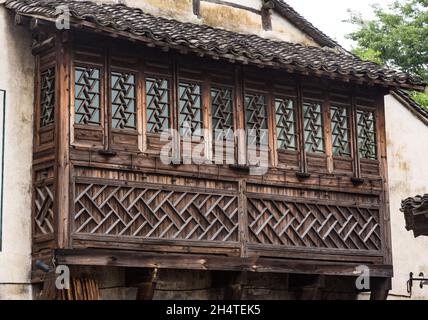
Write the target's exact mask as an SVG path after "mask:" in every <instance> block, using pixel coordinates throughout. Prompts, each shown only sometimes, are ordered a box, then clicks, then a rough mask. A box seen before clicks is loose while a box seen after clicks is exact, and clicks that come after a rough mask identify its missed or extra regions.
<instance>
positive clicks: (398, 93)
mask: <svg viewBox="0 0 428 320" xmlns="http://www.w3.org/2000/svg"><path fill="white" fill-rule="evenodd" d="M392 95H393V96H395V97H396V98H398V99H399V100H401V101H402V102H403V103H405V104H407V106H408V107H409V108H411V109H412V110H414V111H415V112H416V113H418V114H419V115H420V116H421V117H423V118H424V119H425V120H426V121H427V123H428V110H427V109H425V108H423V107H422V106H421V105H420V104H419V103H417V102H416V101H415V100H414V99H413V98H412V97H411V95H410V94H409V92H407V91H404V90H394V91H393V92H392Z"/></svg>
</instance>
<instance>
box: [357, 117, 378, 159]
mask: <svg viewBox="0 0 428 320" xmlns="http://www.w3.org/2000/svg"><path fill="white" fill-rule="evenodd" d="M357 126H358V151H359V155H360V158H363V159H371V160H377V145H376V143H377V142H376V140H377V139H376V119H375V113H374V111H369V110H362V109H359V110H357Z"/></svg>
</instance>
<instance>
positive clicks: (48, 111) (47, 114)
mask: <svg viewBox="0 0 428 320" xmlns="http://www.w3.org/2000/svg"><path fill="white" fill-rule="evenodd" d="M40 80H41V86H40V127H41V128H43V127H46V126H49V125H51V124H53V123H54V121H55V68H53V67H52V68H49V69H46V70H45V71H43V72H42V73H41V75H40Z"/></svg>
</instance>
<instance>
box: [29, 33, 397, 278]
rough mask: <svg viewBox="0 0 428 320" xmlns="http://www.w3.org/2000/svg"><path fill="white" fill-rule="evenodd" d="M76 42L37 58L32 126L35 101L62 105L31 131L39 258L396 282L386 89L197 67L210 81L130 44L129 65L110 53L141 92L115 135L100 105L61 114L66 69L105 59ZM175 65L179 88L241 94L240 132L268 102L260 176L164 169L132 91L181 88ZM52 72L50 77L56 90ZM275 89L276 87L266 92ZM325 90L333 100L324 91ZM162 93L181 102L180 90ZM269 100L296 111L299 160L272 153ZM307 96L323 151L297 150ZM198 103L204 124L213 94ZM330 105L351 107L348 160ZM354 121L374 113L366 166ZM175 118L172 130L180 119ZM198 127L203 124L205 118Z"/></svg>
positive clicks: (68, 78)
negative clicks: (85, 117) (250, 108)
mask: <svg viewBox="0 0 428 320" xmlns="http://www.w3.org/2000/svg"><path fill="white" fill-rule="evenodd" d="M62 36H64V35H62ZM64 37H65V36H64ZM67 39H68V38H67ZM82 39H83V40H81V41H80V42H79V45H77V46H76V47H74V46H75V44H73V43H69V42H67V41H68V40H66V39H62V38H58V36H57V38H56V40H55V41H56V42H55V47H54V48H51V47H49V48H46V50H44V51H43V50H41V49H40V52H39V54H38V59H37V61H38V65H37V70H39V71H40V72H39V73H38V77H37V79H40V80H39V81H42V83H38V84H37V85H36V87H37V90H39V91H41V93H40V94H39V96H38V97H37V99H36V108H35V109H36V111H35V112H36V117H35V118H36V119H40V118H41V110H40V103H41V102H40V101H41V100H42V99H41V97H40V96H41V95H43V97H44V100H43V101H46V98H49V97H50V98H51V99H53V98H54V99H55V105H56V106H61V107H59V108H57V109H56V111H55V116H54V117H53V118H52V117H51V118H46V121H47V123H43V127H42V128H40V123H39V121H36V123H35V128H36V129H35V130H36V133H35V145H34V166H33V176H34V190H33V194H34V196H33V203H34V207H33V222H34V223H33V240H34V241H33V259H34V260H44V261H46V262H50V261H51V259H52V258H54V259H55V261H56V263H57V264H58V263H59V264H67V265H95V266H120V267H141V268H168V269H171V268H172V269H195V270H224V271H250V272H268V273H269V272H270V273H271V272H275V273H296V274H315V275H319V274H324V275H342V276H354V277H355V276H357V275H359V272H360V271H358V266H360V265H366V266H368V267H369V268H370V272H371V274H370V276H371V277H380V278H390V277H392V259H391V249H390V238H389V237H390V236H389V212H388V194H387V184H386V181H387V174H386V168H387V165H386V143H385V127H384V106H383V94H384V93H385V91H384V89H377V88H366V87H357V88H354V87H352V88H351V87H348V86H346V85H342V84H338V83H337V82H333V81H327V80H326V81H318V80H314V79H313V78H309V77H308V78H301V79H300V78H299V80H298V81H297V82H296V83H295V82H294V81H295V79H294V78H291V77H290V79H288V78H287V79H285V78H284V77H283V73H281V72H279V71H275V72H274V71H271V72H269V73H268V74H265V73H261V72H260V71H259V70H254V68H250V67H248V68H246V69H243V68H242V67H236V66H233V65H230V64H226V63H223V62H221V63H220V62H218V63H217V62H212V61H210V62H207V61H205V60H204V62H205V64H204V65H203V67H201V68H202V69H203V70H204V72H205V73H203V74H202V72H201V74H202V75H200V74H198V75H197V76H196V75H195V74H196V71H194V70H193V69H192V68H194V66H195V60H192V59H187V58H183V57H178V58H177V55H175V54H174V55H172V56H169V55H168V54H166V53H159V52H158V51H156V50H155V51H153V50H152V49H150V50H149V49H144V50H143V51H141V52H140V51H139V49H138V50H137V49H135V48H133V47H132V46H131V47H130V49H129V50H128V51H127V52H128V53H129V55H130V54H131V52H133V53H134V54H135V56H131V57H130V56H128V55H127V56H126V57H124V56H120V57H119V55H117V56H116V55H115V54H116V53H115V52H114V51H112V53H111V56H109V57H110V59H111V60H112V63H113V66H114V68H117V69H120V70H127V71H126V72H133V73H132V74H135V75H138V76H139V78H138V79H139V80H138V81H139V83H138V84H137V85H135V88H137V89H138V88H140V89H139V90H140V91H138V93H137V94H136V96H137V98H138V99H137V101H138V103H137V104H138V105H137V108H136V110H137V112H136V114H137V116H138V119H140V120H138V121H139V122H137V123H135V126H134V127H135V128H134V129H135V130H134V131H132V133H130V131H124V130H120V129H112V128H111V124H109V123H110V122H109V121H111V111H107V110H108V109H107V108H106V105H109V103H108V101H107V102H105V101H104V102H103V103H100V104H99V105H98V106H97V107H96V108H94V109H95V110H98V109H99V110H100V114H101V116H100V117H99V118H97V119H96V120H97V121H98V125H97V126H91V125H88V124H81V123H78V124H76V123H75V121H76V118H75V116H76V114H75V112H76V111H75V110H74V107H73V106H72V105H71V104H70V102H71V101H73V96H75V90H76V88H75V86H74V84H76V83H77V85H80V86H84V84H79V83H78V80H77V79H75V77H76V75H75V74H74V73H73V71H72V70H73V68H74V66H75V65H79V66H80V65H85V66H86V65H90V64H92V65H95V66H97V68H102V67H103V66H104V63H105V61H106V60H107V59H105V56H104V51H103V50H99V49H98V48H93V47H91V48H88V46H89V45H90V44H91V43H92V42H93V41H92V40H91V38H90V37H89V36H88V37H87V38H82ZM85 41H86V42H85ZM49 43H52V41H51V42H49ZM95 43H96V42H95ZM103 43H104V42H103ZM121 44H122V43H121ZM128 45H129V44H128ZM92 46H93V44H92ZM112 47H120V46H118V45H117V44H115V46H113V45H112ZM133 50H134V51H133ZM142 56H143V57H148V58H147V59H148V60H149V59H154V60H153V61H155V62H152V61H151V60H150V61H149V62H147V61H145V62H144V63H146V67H145V68H146V69H144V70H140V69H138V68H139V67H138V66H140V64H142V63H140V62H139V60H138V58H135V57H142ZM176 58H177V61H175V60H174V61H175V62H174V63H175V67H174V68H172V70H175V71H174V72H181V73H180V75H181V76H182V77H184V78H185V79H193V78H195V77H199V78H198V79H197V81H199V82H198V83H200V81H204V80H203V79H206V78H207V77H208V76H212V79H214V80H215V81H220V80H221V81H224V83H226V85H227V86H234V85H235V84H238V85H236V87H234V88H235V90H236V91H238V90H241V91H240V92H241V93H242V95H239V94H236V95H235V96H234V97H233V103H234V105H235V106H236V110H232V111H233V112H234V113H233V112H232V113H233V114H234V116H233V117H234V123H235V124H236V125H237V126H240V127H241V128H244V127H245V121H246V120H245V113H244V109H245V108H244V101H243V99H242V97H243V96H244V93H245V90H248V91H251V92H261V93H260V94H259V95H260V96H263V95H265V97H267V99H266V100H265V101H266V105H265V106H264V107H266V109H267V110H268V112H267V113H266V114H267V115H269V116H268V117H267V118H266V119H264V121H265V123H268V124H269V130H270V131H269V136H270V140H269V170H268V172H267V173H266V174H264V175H262V176H256V175H251V174H249V172H247V171H246V170H242V168H240V167H239V166H232V167H230V166H227V165H211V164H203V165H197V164H191V165H166V164H164V163H162V161H161V160H160V158H159V150H160V148H161V146H162V145H161V144H160V142H159V135H156V134H153V133H146V131H147V127H145V125H142V124H141V123H142V122H143V123H144V121H141V119H143V120H146V115H145V114H144V112H143V110H145V106H144V103H145V102H144V101H145V100H144V99H142V98H141V96H142V95H143V92H144V90H141V88H143V87H144V85H145V84H144V83H145V81H144V72H148V73H149V74H150V76H152V75H153V74H154V73H156V72H157V73H158V74H160V75H161V76H164V74H166V76H165V77H167V79H170V78H169V77H172V78H174V81H175V82H174V83H176V82H177V81H178V78H177V75H176V74H175V73H173V74H169V73H168V72H170V70H169V69H170V66H171V65H172V64H171V59H176ZM85 59H86V60H85ZM156 59H159V61H160V62H159V61H158V60H156ZM162 63H163V64H162ZM79 68H80V67H79ZM88 68H89V67H88ZM104 68H105V69H108V68H109V66H105V67H104ZM85 70H86V69H85ZM88 70H89V69H88ZM91 70H92V69H91ZM100 70H101V69H100ZM129 70H131V71H129ZM177 70H178V71H177ZM218 70H222V71H221V72H219V71H218ZM171 72H172V71H171ZM192 72H193V73H192ZM209 72H211V73H209ZM52 74H55V75H56V84H54V83H53V82H52V81H55V79H53V78H52ZM101 75H103V76H104V77H106V76H105V73H103V72H100V80H99V81H100V86H101V84H103V89H102V90H100V93H96V94H100V95H102V94H103V92H104V91H106V90H109V86H108V85H107V83H109V81H107V80H106V79H102V78H101ZM192 77H193V78H192ZM204 77H205V78H204ZM247 77H248V78H249V79H250V80H248V79H247ZM136 78H137V77H135V79H136ZM150 79H151V78H150ZM201 79H202V80H201ZM219 79H220V80H219ZM272 79H274V80H275V81H278V82H279V84H276V83H275V86H274V88H273V89H271V88H270V86H271V81H272ZM43 81H44V82H43ZM49 81H50V82H49ZM195 81H196V80H195ZM281 81H282V82H281ZM287 81H288V82H287ZM73 83H74V84H73ZM171 83H173V82H171ZM241 84H243V85H244V87H242V85H241ZM304 86H307V87H304ZM336 86H337V87H336ZM46 88H51V90H48V89H46ZM205 88H206V87H205ZM331 88H334V89H331ZM110 89H111V88H110ZM351 89H352V90H351ZM263 90H264V91H263ZM328 90H333V91H334V90H335V91H334V92H332V93H331V94H330V93H329V91H328ZM170 91H171V93H170V94H171V95H173V93H174V94H175V95H178V93H177V92H176V91H177V89H176V88H175V89H174V88H172V89H171V90H170ZM277 92H280V93H277ZM337 92H339V93H337ZM54 93H55V94H54ZM90 94H94V93H93V92H92V93H90ZM276 95H278V96H280V97H282V98H281V99H282V100H281V103H283V104H284V103H285V102H287V101H288V102H290V101H294V102H295V103H296V107H295V109H294V111H295V112H296V115H295V116H296V119H299V120H298V121H297V120H296V123H295V125H296V128H298V130H299V131H298V132H297V133H296V134H295V135H298V139H297V140H296V145H297V147H296V148H295V150H288V151H286V152H281V151H278V150H276V149H277V147H276V146H277V140H276V139H277V134H276V131H275V130H276V129H275V126H274V125H273V126H272V124H274V123H275V109H274V108H275V105H274V101H275V96H276ZM302 95H303V96H304V97H305V96H308V97H309V98H308V99H309V101H321V102H319V103H318V104H317V105H316V108H317V109H319V110H318V111H317V115H316V116H317V119H319V118H320V117H322V118H324V119H325V122H326V124H325V126H322V125H318V127H317V128H316V129H314V130H315V131H316V130H318V133H319V131H320V130H321V131H322V135H324V136H325V141H324V143H325V146H326V147H325V152H324V153H315V152H307V151H305V150H304V148H301V147H300V146H299V145H304V141H303V131H302V129H301V128H303V126H304V123H303V121H304V117H303V114H302V103H303V98H299V97H302ZM348 95H349V96H348ZM284 96H286V97H289V98H284ZM328 96H329V97H330V96H331V97H330V98H328V99H327V98H326V97H328ZM106 99H108V98H106ZM201 99H202V100H203V101H205V102H206V103H204V104H203V105H201V107H200V108H201V112H203V113H204V114H210V111H209V108H208V106H209V105H210V102H209V99H210V91H209V90H206V89H205V91H204V92H203V94H202V97H201ZM287 99H289V100H287ZM48 100H49V99H48ZM339 100H340V101H339ZM207 101H208V102H207ZM331 101H339V102H338V103H339V105H344V104H345V103H349V104H350V105H351V107H350V108H349V109H350V110H351V111H352V113H351V114H350V115H349V119H351V120H352V121H353V122H352V126H351V127H349V128H345V129H346V130H348V131H349V134H351V133H352V135H353V139H355V140H353V142H349V145H350V148H349V150H348V151H349V153H350V155H348V156H340V155H339V156H338V155H336V156H335V155H334V154H333V149H332V141H331V139H332V137H331V136H332V133H331V123H330V120H331V119H330V110H329V107H330V104H331V103H332V102H331ZM267 102H269V103H267ZM174 104H177V102H174V101H173V102H171V106H174ZM361 105H362V106H367V105H369V107H364V108H365V109H364V108H363V107H361ZM43 107H44V112H45V114H44V116H49V112H48V111H49V108H47V107H49V105H48V106H43ZM314 110H315V109H314ZM361 110H365V111H361ZM367 110H368V111H367ZM357 111H358V112H359V113H357ZM175 112H176V111H175ZM362 112H366V113H367V114H369V116H370V117H372V122H371V123H372V126H371V128H367V130H366V131H368V132H369V133H370V134H372V136H375V137H377V138H378V141H375V142H374V143H375V144H376V146H375V147H374V148H373V150H375V152H377V155H375V156H377V157H375V159H367V158H364V159H363V158H360V157H359V156H358V150H357V143H356V141H357V136H356V132H357V130H358V128H357V124H356V118H357V116H358V117H365V116H366V115H361V113H362ZM174 114H175V113H174ZM109 119H110V120H109ZM171 119H172V120H171V121H176V115H175V118H174V117H172V116H171ZM344 119H345V120H346V119H347V117H345V118H344ZM374 119H376V122H375V121H374ZM80 120H81V119H80ZM94 121H95V120H94ZM203 122H204V123H207V126H208V127H210V126H211V124H210V121H209V119H208V117H204V119H203ZM211 129H212V127H211ZM370 130H371V131H370ZM322 135H321V136H322ZM314 136H315V135H314ZM318 140H320V138H319V139H318ZM313 147H314V149H315V147H316V148H321V147H323V146H322V145H321V144H320V145H318V146H313ZM315 151H316V150H315ZM33 271H34V273H33V279H34V280H35V281H39V280H41V279H42V275H41V273H40V271H37V270H36V269H34V270H33Z"/></svg>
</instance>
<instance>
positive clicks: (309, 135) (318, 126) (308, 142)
mask: <svg viewBox="0 0 428 320" xmlns="http://www.w3.org/2000/svg"><path fill="white" fill-rule="evenodd" d="M303 126H304V141H305V151H306V152H309V153H325V143H324V123H323V115H322V105H321V103H320V102H308V101H305V102H304V103H303Z"/></svg>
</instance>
